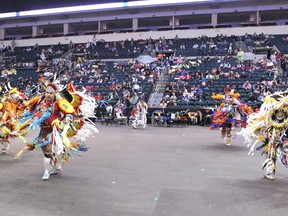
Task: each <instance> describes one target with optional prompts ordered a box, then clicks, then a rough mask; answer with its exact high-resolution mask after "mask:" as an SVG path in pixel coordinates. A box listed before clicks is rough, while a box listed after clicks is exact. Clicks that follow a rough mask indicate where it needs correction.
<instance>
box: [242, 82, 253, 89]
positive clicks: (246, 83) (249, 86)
mask: <svg viewBox="0 0 288 216" xmlns="http://www.w3.org/2000/svg"><path fill="white" fill-rule="evenodd" d="M242 88H244V89H251V88H252V85H251V83H250V82H249V80H247V81H246V82H245V83H244V84H243V85H242Z"/></svg>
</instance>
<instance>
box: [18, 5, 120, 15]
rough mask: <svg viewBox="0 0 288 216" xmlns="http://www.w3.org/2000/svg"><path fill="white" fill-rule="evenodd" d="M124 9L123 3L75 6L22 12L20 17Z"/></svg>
mask: <svg viewBox="0 0 288 216" xmlns="http://www.w3.org/2000/svg"><path fill="white" fill-rule="evenodd" d="M122 7H123V3H122V2H121V3H109V4H93V5H83V6H73V7H61V8H49V9H39V10H31V11H20V12H19V14H20V16H35V15H48V14H59V13H67V12H79V11H91V10H93V11H95V10H103V9H116V8H122Z"/></svg>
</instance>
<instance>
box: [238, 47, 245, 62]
mask: <svg viewBox="0 0 288 216" xmlns="http://www.w3.org/2000/svg"><path fill="white" fill-rule="evenodd" d="M244 56H245V54H244V51H243V50H242V49H241V48H239V49H238V52H237V58H238V61H244Z"/></svg>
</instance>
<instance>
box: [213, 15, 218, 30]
mask: <svg viewBox="0 0 288 216" xmlns="http://www.w3.org/2000/svg"><path fill="white" fill-rule="evenodd" d="M211 24H212V26H214V27H215V26H216V25H217V24H218V14H217V13H214V14H211Z"/></svg>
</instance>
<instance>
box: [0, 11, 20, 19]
mask: <svg viewBox="0 0 288 216" xmlns="http://www.w3.org/2000/svg"><path fill="white" fill-rule="evenodd" d="M16 16H17V13H16V12H9V13H0V19H1V18H11V17H16Z"/></svg>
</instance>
